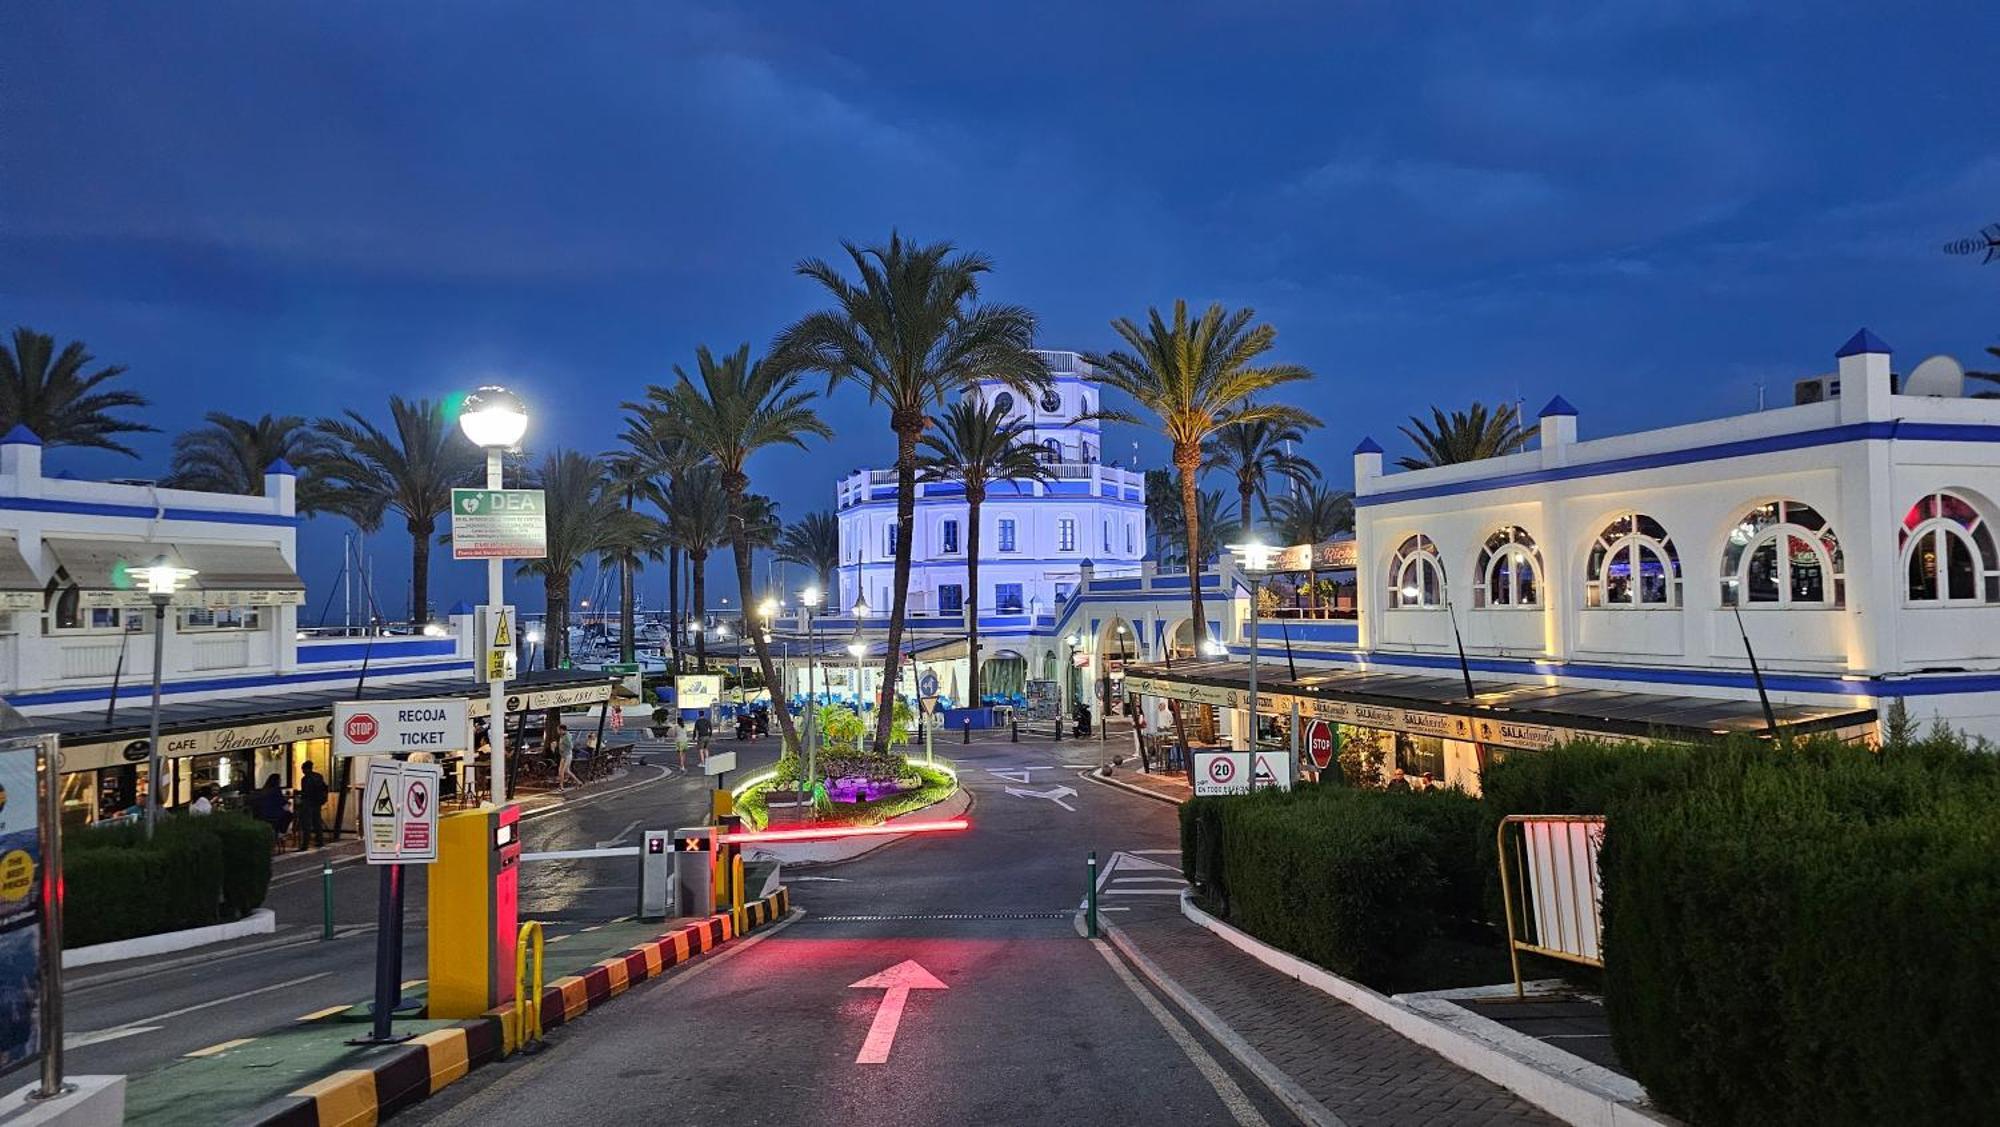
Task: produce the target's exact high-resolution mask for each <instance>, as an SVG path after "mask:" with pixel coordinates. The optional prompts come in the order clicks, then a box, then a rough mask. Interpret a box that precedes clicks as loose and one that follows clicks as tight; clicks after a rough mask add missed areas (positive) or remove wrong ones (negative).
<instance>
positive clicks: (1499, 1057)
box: [1180, 892, 1678, 1127]
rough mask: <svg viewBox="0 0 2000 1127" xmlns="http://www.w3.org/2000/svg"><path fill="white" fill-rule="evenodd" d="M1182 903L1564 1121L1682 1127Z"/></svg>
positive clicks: (1574, 1070) (1576, 1073) (1230, 938)
mask: <svg viewBox="0 0 2000 1127" xmlns="http://www.w3.org/2000/svg"><path fill="white" fill-rule="evenodd" d="M1180 905H1181V915H1183V916H1186V917H1187V918H1188V919H1189V920H1190V921H1192V922H1194V923H1196V924H1199V925H1200V926H1202V927H1204V928H1207V929H1208V930H1209V931H1211V932H1214V933H1215V934H1216V935H1217V936H1219V937H1220V938H1221V939H1222V940H1223V941H1225V942H1227V943H1228V944H1229V945H1230V946H1232V947H1235V948H1236V949H1237V950H1239V951H1242V952H1243V953H1244V954H1247V955H1249V956H1250V957H1251V958H1253V959H1256V960H1257V961H1258V962H1260V963H1263V964H1264V965H1265V966H1267V967H1270V968H1271V969H1272V970H1275V971H1277V972H1278V973H1280V974H1282V975H1285V976H1286V977H1288V978H1293V979H1296V980H1298V982H1299V983H1300V984H1301V985H1304V986H1309V987H1311V988H1313V989H1315V990H1318V991H1319V992H1320V993H1322V994H1325V995H1327V996H1328V997H1330V998H1332V999H1333V1000H1335V1001H1337V1002H1340V1003H1342V1004H1343V1005H1347V1006H1352V1007H1353V1008H1354V1009H1356V1010H1359V1011H1360V1012H1361V1014H1362V1016H1364V1017H1367V1018H1369V1019H1371V1020H1373V1021H1376V1022H1378V1023H1380V1024H1382V1025H1384V1026H1386V1027H1387V1028H1388V1029H1389V1030H1390V1031H1391V1032H1393V1033H1396V1034H1398V1035H1400V1036H1402V1037H1405V1038H1407V1039H1408V1040H1410V1041H1413V1042H1415V1043H1416V1044H1418V1045H1421V1046H1423V1047H1424V1048H1426V1049H1429V1050H1430V1051H1431V1052H1434V1053H1436V1054H1438V1055H1439V1056H1441V1057H1443V1058H1444V1059H1445V1060H1447V1061H1450V1062H1451V1063H1452V1064H1455V1065H1457V1066H1458V1067H1460V1068H1463V1069H1465V1070H1466V1071H1467V1072H1471V1073H1473V1074H1475V1075H1478V1076H1481V1077H1484V1078H1485V1079H1487V1080H1490V1081H1492V1082H1493V1083H1495V1084H1498V1085H1500V1086H1501V1087H1503V1088H1506V1089H1507V1090H1508V1091H1511V1092H1513V1093H1514V1094H1515V1095H1518V1096H1520V1097H1521V1098H1522V1099H1524V1100H1527V1101H1528V1102H1529V1103H1531V1104H1534V1105H1535V1106H1536V1107H1539V1108H1541V1109H1542V1110H1543V1111H1546V1112H1548V1113H1549V1114H1550V1115H1553V1116H1555V1117H1556V1118H1558V1119H1560V1120H1562V1121H1563V1122H1565V1123H1573V1124H1580V1125H1584V1127H1639V1125H1645V1124H1675V1123H1678V1121H1677V1120H1674V1119H1670V1118H1668V1117H1666V1116H1664V1115H1662V1114H1660V1113H1659V1112H1656V1111H1653V1110H1652V1109H1650V1108H1645V1107H1639V1106H1636V1105H1635V1101H1636V1100H1638V1099H1643V1098H1644V1095H1645V1092H1644V1089H1642V1088H1640V1087H1639V1084H1638V1082H1637V1081H1634V1080H1630V1079H1628V1078H1626V1077H1623V1076H1619V1075H1618V1074H1616V1073H1613V1072H1611V1071H1609V1070H1608V1069H1601V1068H1597V1067H1596V1066H1594V1065H1590V1064H1588V1062H1584V1061H1578V1062H1577V1065H1581V1066H1582V1067H1580V1068H1579V1067H1575V1066H1570V1067H1569V1068H1568V1069H1567V1071H1557V1062H1556V1061H1555V1060H1554V1059H1553V1057H1554V1051H1553V1050H1549V1049H1547V1047H1546V1046H1542V1045H1541V1044H1540V1042H1536V1043H1535V1048H1534V1049H1528V1048H1526V1047H1525V1046H1521V1047H1516V1046H1509V1045H1503V1044H1498V1043H1495V1042H1493V1041H1488V1040H1484V1039H1481V1038H1479V1037H1476V1036H1474V1035H1472V1034H1471V1033H1470V1032H1468V1030H1469V1029H1471V1028H1472V1023H1471V1022H1466V1023H1458V1024H1449V1025H1448V1024H1446V1023H1444V1022H1442V1021H1439V1020H1438V1019H1437V1018H1436V1017H1434V1016H1431V1015H1429V1014H1426V1013H1425V1012H1424V1011H1423V1010H1422V1009H1420V1008H1418V1007H1416V1006H1412V1005H1410V1004H1408V1003H1406V1002H1404V1001H1402V1000H1400V998H1392V997H1390V996H1389V995H1387V994H1383V993H1381V992H1379V991H1377V990H1374V989H1371V988H1369V987H1367V986H1363V985H1361V984H1360V983H1358V982H1353V981H1350V980H1348V979H1345V978H1342V977H1340V976H1339V975H1337V974H1334V973H1333V972H1332V971H1330V970H1327V969H1326V968H1325V967H1322V966H1320V965H1319V964H1317V963H1311V962H1307V961H1306V960H1304V959H1301V958H1299V957H1298V956H1297V955H1294V954H1291V953H1290V952H1288V951H1281V950H1279V949H1278V948H1276V947H1273V946H1271V945H1270V944H1267V943H1265V942H1264V941H1262V940H1260V939H1258V938H1256V937H1255V936H1252V935H1250V934H1249V933H1248V932H1245V931H1242V930H1241V929H1239V928H1236V927H1234V926H1231V925H1230V924H1227V923H1224V922H1223V921H1221V920H1218V919H1216V918H1215V917H1214V916H1211V915H1209V914H1208V913H1207V912H1204V911H1202V910H1201V908H1199V907H1197V906H1196V905H1195V903H1194V898H1193V897H1192V896H1191V895H1190V894H1188V893H1187V892H1182V893H1181V897H1180ZM1468 1016H1473V1017H1475V1018H1476V1015H1468ZM1486 1024H1497V1023H1486ZM1562 1055H1563V1056H1567V1055H1568V1054H1562ZM1600 1074H1601V1075H1600ZM1593 1081H1595V1082H1593Z"/></svg>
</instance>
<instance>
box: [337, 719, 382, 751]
mask: <svg viewBox="0 0 2000 1127" xmlns="http://www.w3.org/2000/svg"><path fill="white" fill-rule="evenodd" d="M344 730H345V731H346V733H347V738H348V741H349V742H351V743H358V744H365V743H367V742H368V741H370V740H372V739H374V738H375V734H376V733H377V732H380V731H381V730H382V726H381V725H379V724H377V723H376V722H375V718H374V717H373V716H370V715H368V714H367V713H366V712H357V713H355V714H354V715H352V716H350V717H348V718H347V726H346V728H345V729H344Z"/></svg>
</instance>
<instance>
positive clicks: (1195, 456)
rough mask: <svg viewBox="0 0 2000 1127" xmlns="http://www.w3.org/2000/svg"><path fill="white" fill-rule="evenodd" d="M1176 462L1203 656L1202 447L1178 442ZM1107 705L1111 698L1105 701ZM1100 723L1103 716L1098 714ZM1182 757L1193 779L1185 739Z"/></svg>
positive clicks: (1190, 584) (1192, 611) (1197, 643)
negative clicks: (1179, 472)
mask: <svg viewBox="0 0 2000 1127" xmlns="http://www.w3.org/2000/svg"><path fill="white" fill-rule="evenodd" d="M1174 465H1175V466H1177V467H1179V468H1180V471H1181V520H1183V521H1184V522H1186V524H1187V558H1188V568H1187V576H1188V609H1189V613H1190V614H1192V615H1193V616H1194V621H1193V622H1192V623H1190V625H1191V626H1192V627H1193V633H1194V644H1195V654H1196V656H1197V659H1198V658H1199V657H1200V654H1201V650H1202V643H1203V641H1204V640H1205V639H1206V638H1207V637H1208V618H1207V617H1206V616H1205V615H1204V614H1203V613H1202V609H1201V565H1202V562H1203V561H1202V558H1201V498H1200V486H1201V483H1200V482H1199V481H1198V480H1196V477H1195V475H1196V474H1199V473H1200V472H1201V447H1199V446H1193V445H1180V444H1176V445H1175V447H1174ZM1104 703H1105V705H1106V706H1107V707H1108V706H1109V705H1110V703H1111V702H1110V701H1105V702H1104ZM1098 722H1099V723H1102V722H1103V718H1102V717H1099V719H1098ZM1181 761H1182V762H1183V763H1185V764H1186V765H1187V773H1188V779H1189V781H1193V779H1194V756H1192V755H1189V754H1188V753H1187V748H1186V745H1185V743H1183V745H1182V748H1181Z"/></svg>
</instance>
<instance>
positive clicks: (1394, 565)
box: [1389, 535, 1444, 607]
mask: <svg viewBox="0 0 2000 1127" xmlns="http://www.w3.org/2000/svg"><path fill="white" fill-rule="evenodd" d="M1389 605H1390V606H1392V607H1435V606H1443V605H1444V563H1443V561H1441V560H1439V559H1438V550H1437V544H1435V543H1434V542H1432V540H1431V538H1430V537H1428V536H1424V535H1417V536H1412V537H1410V538H1409V539H1407V540H1405V541H1403V545H1402V547H1400V548H1397V549H1396V555H1395V556H1394V558H1392V559H1391V560H1390V561H1389Z"/></svg>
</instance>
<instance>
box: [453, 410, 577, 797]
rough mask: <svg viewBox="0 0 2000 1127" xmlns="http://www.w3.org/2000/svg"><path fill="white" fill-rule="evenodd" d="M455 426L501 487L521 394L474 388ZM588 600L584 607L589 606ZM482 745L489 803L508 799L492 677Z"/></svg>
mask: <svg viewBox="0 0 2000 1127" xmlns="http://www.w3.org/2000/svg"><path fill="white" fill-rule="evenodd" d="M458 427H459V429H460V430H462V431H464V432H465V437H467V438H469V439H471V440H472V444H473V445H474V446H477V447H480V448H481V449H483V450H485V451H486V488H487V489H489V490H493V491H495V492H498V491H499V490H500V489H501V488H502V484H501V481H502V479H501V471H502V469H503V466H502V462H501V456H502V455H503V454H505V453H506V452H507V451H508V450H512V449H516V448H518V447H519V446H520V445H521V436H522V435H524V434H526V433H528V406H527V404H525V403H523V402H521V397H520V396H518V395H515V394H514V393H513V392H511V391H508V390H507V389H506V388H504V387H496V386H493V385H491V384H488V385H486V386H483V387H479V388H475V389H473V392H472V394H470V395H468V396H466V397H465V408H464V410H462V411H460V412H459V416H458ZM504 564H505V561H503V560H501V559H499V558H497V557H496V558H494V559H490V560H487V561H486V606H487V614H488V615H497V614H499V613H500V612H501V609H502V607H504V606H505V605H506V602H507V593H506V590H505V583H506V572H505V568H504ZM589 605H590V604H589V603H588V602H585V603H584V606H586V607H587V606H589ZM486 699H487V705H488V709H487V720H486V732H487V740H488V744H487V746H488V747H489V748H490V749H491V750H490V754H491V757H492V772H491V773H492V777H493V804H494V805H495V806H498V805H501V804H502V803H504V802H506V801H507V735H506V733H507V682H506V680H505V679H504V678H501V677H495V678H493V680H492V681H491V682H489V683H488V685H487V698H486Z"/></svg>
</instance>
